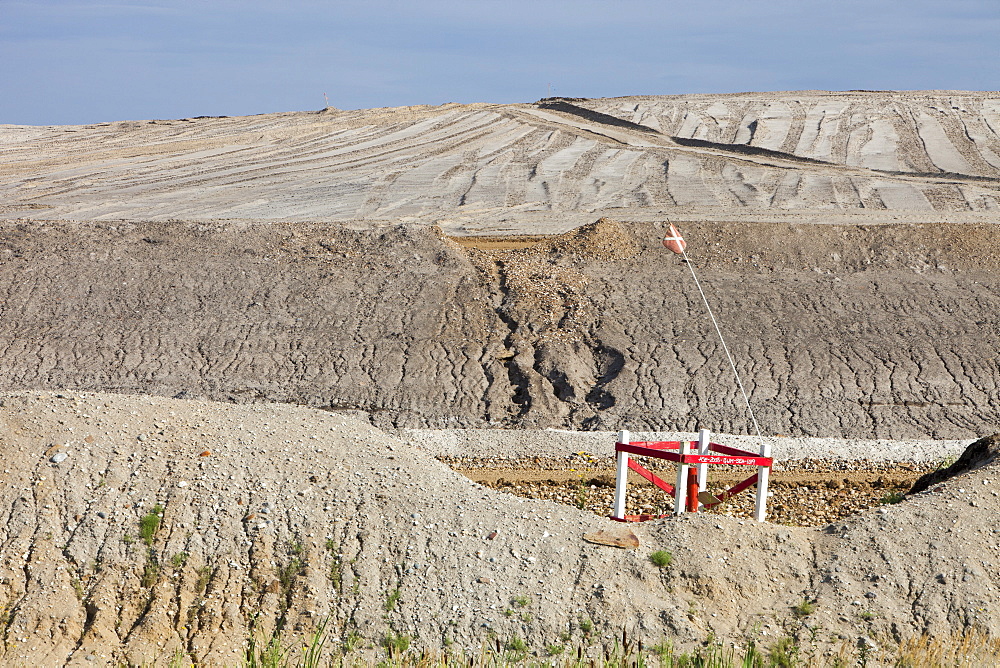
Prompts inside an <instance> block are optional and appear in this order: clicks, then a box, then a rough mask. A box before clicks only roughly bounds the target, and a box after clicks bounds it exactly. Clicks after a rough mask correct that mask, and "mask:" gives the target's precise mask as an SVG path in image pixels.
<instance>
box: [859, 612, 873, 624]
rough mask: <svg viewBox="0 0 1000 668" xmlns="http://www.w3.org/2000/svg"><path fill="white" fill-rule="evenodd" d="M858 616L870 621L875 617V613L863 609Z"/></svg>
mask: <svg viewBox="0 0 1000 668" xmlns="http://www.w3.org/2000/svg"><path fill="white" fill-rule="evenodd" d="M858 616H859V617H861V619H863V620H864V621H866V622H870V621H872V620H873V619H875V613H874V612H872V611H871V610H865V611H864V612H862V613H861V614H860V615H858Z"/></svg>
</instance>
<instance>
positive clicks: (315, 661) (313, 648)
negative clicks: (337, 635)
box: [299, 618, 330, 668]
mask: <svg viewBox="0 0 1000 668" xmlns="http://www.w3.org/2000/svg"><path fill="white" fill-rule="evenodd" d="M329 622H330V619H329V618H325V619H323V620H321V621H320V623H319V624H317V625H316V629H315V630H314V631H313V634H312V635H311V636H310V637H309V644H308V645H306V646H305V647H303V648H302V663H300V664H299V665H300V666H301V668H319V666H320V660H321V659H322V658H323V645H325V644H326V640H327V637H328V635H327V633H326V627H327V624H329Z"/></svg>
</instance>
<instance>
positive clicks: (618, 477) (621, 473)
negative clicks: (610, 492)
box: [611, 429, 630, 520]
mask: <svg viewBox="0 0 1000 668" xmlns="http://www.w3.org/2000/svg"><path fill="white" fill-rule="evenodd" d="M618 442H619V443H625V444H628V443H629V442H630V441H629V433H628V431H626V430H624V429H623V430H622V431H620V432H618ZM627 484H628V453H627V452H618V468H617V470H616V471H615V505H614V508H613V509H612V511H611V516H612V517H614V518H615V519H619V520H621V519H625V486H626V485H627Z"/></svg>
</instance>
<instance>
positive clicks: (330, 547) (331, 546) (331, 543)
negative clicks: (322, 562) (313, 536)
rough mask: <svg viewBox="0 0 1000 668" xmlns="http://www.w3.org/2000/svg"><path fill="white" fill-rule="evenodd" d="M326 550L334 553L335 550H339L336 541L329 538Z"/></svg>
mask: <svg viewBox="0 0 1000 668" xmlns="http://www.w3.org/2000/svg"><path fill="white" fill-rule="evenodd" d="M326 549H327V551H328V552H333V551H334V550H336V549H337V542H336V541H335V540H333V539H332V538H327V539H326Z"/></svg>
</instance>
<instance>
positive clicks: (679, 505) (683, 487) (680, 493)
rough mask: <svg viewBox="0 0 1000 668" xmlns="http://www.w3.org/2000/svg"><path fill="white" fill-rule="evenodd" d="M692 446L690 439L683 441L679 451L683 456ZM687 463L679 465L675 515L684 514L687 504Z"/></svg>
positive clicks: (675, 491)
mask: <svg viewBox="0 0 1000 668" xmlns="http://www.w3.org/2000/svg"><path fill="white" fill-rule="evenodd" d="M690 447H691V442H690V441H681V447H680V448H678V450H677V451H678V452H679V453H680V454H681V455H682V456H683V455H686V454H688V452H689V450H690ZM687 475H688V466H687V464H681V465H680V466H678V467H677V487H675V488H674V515H683V514H684V509H685V506H686V504H687Z"/></svg>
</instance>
